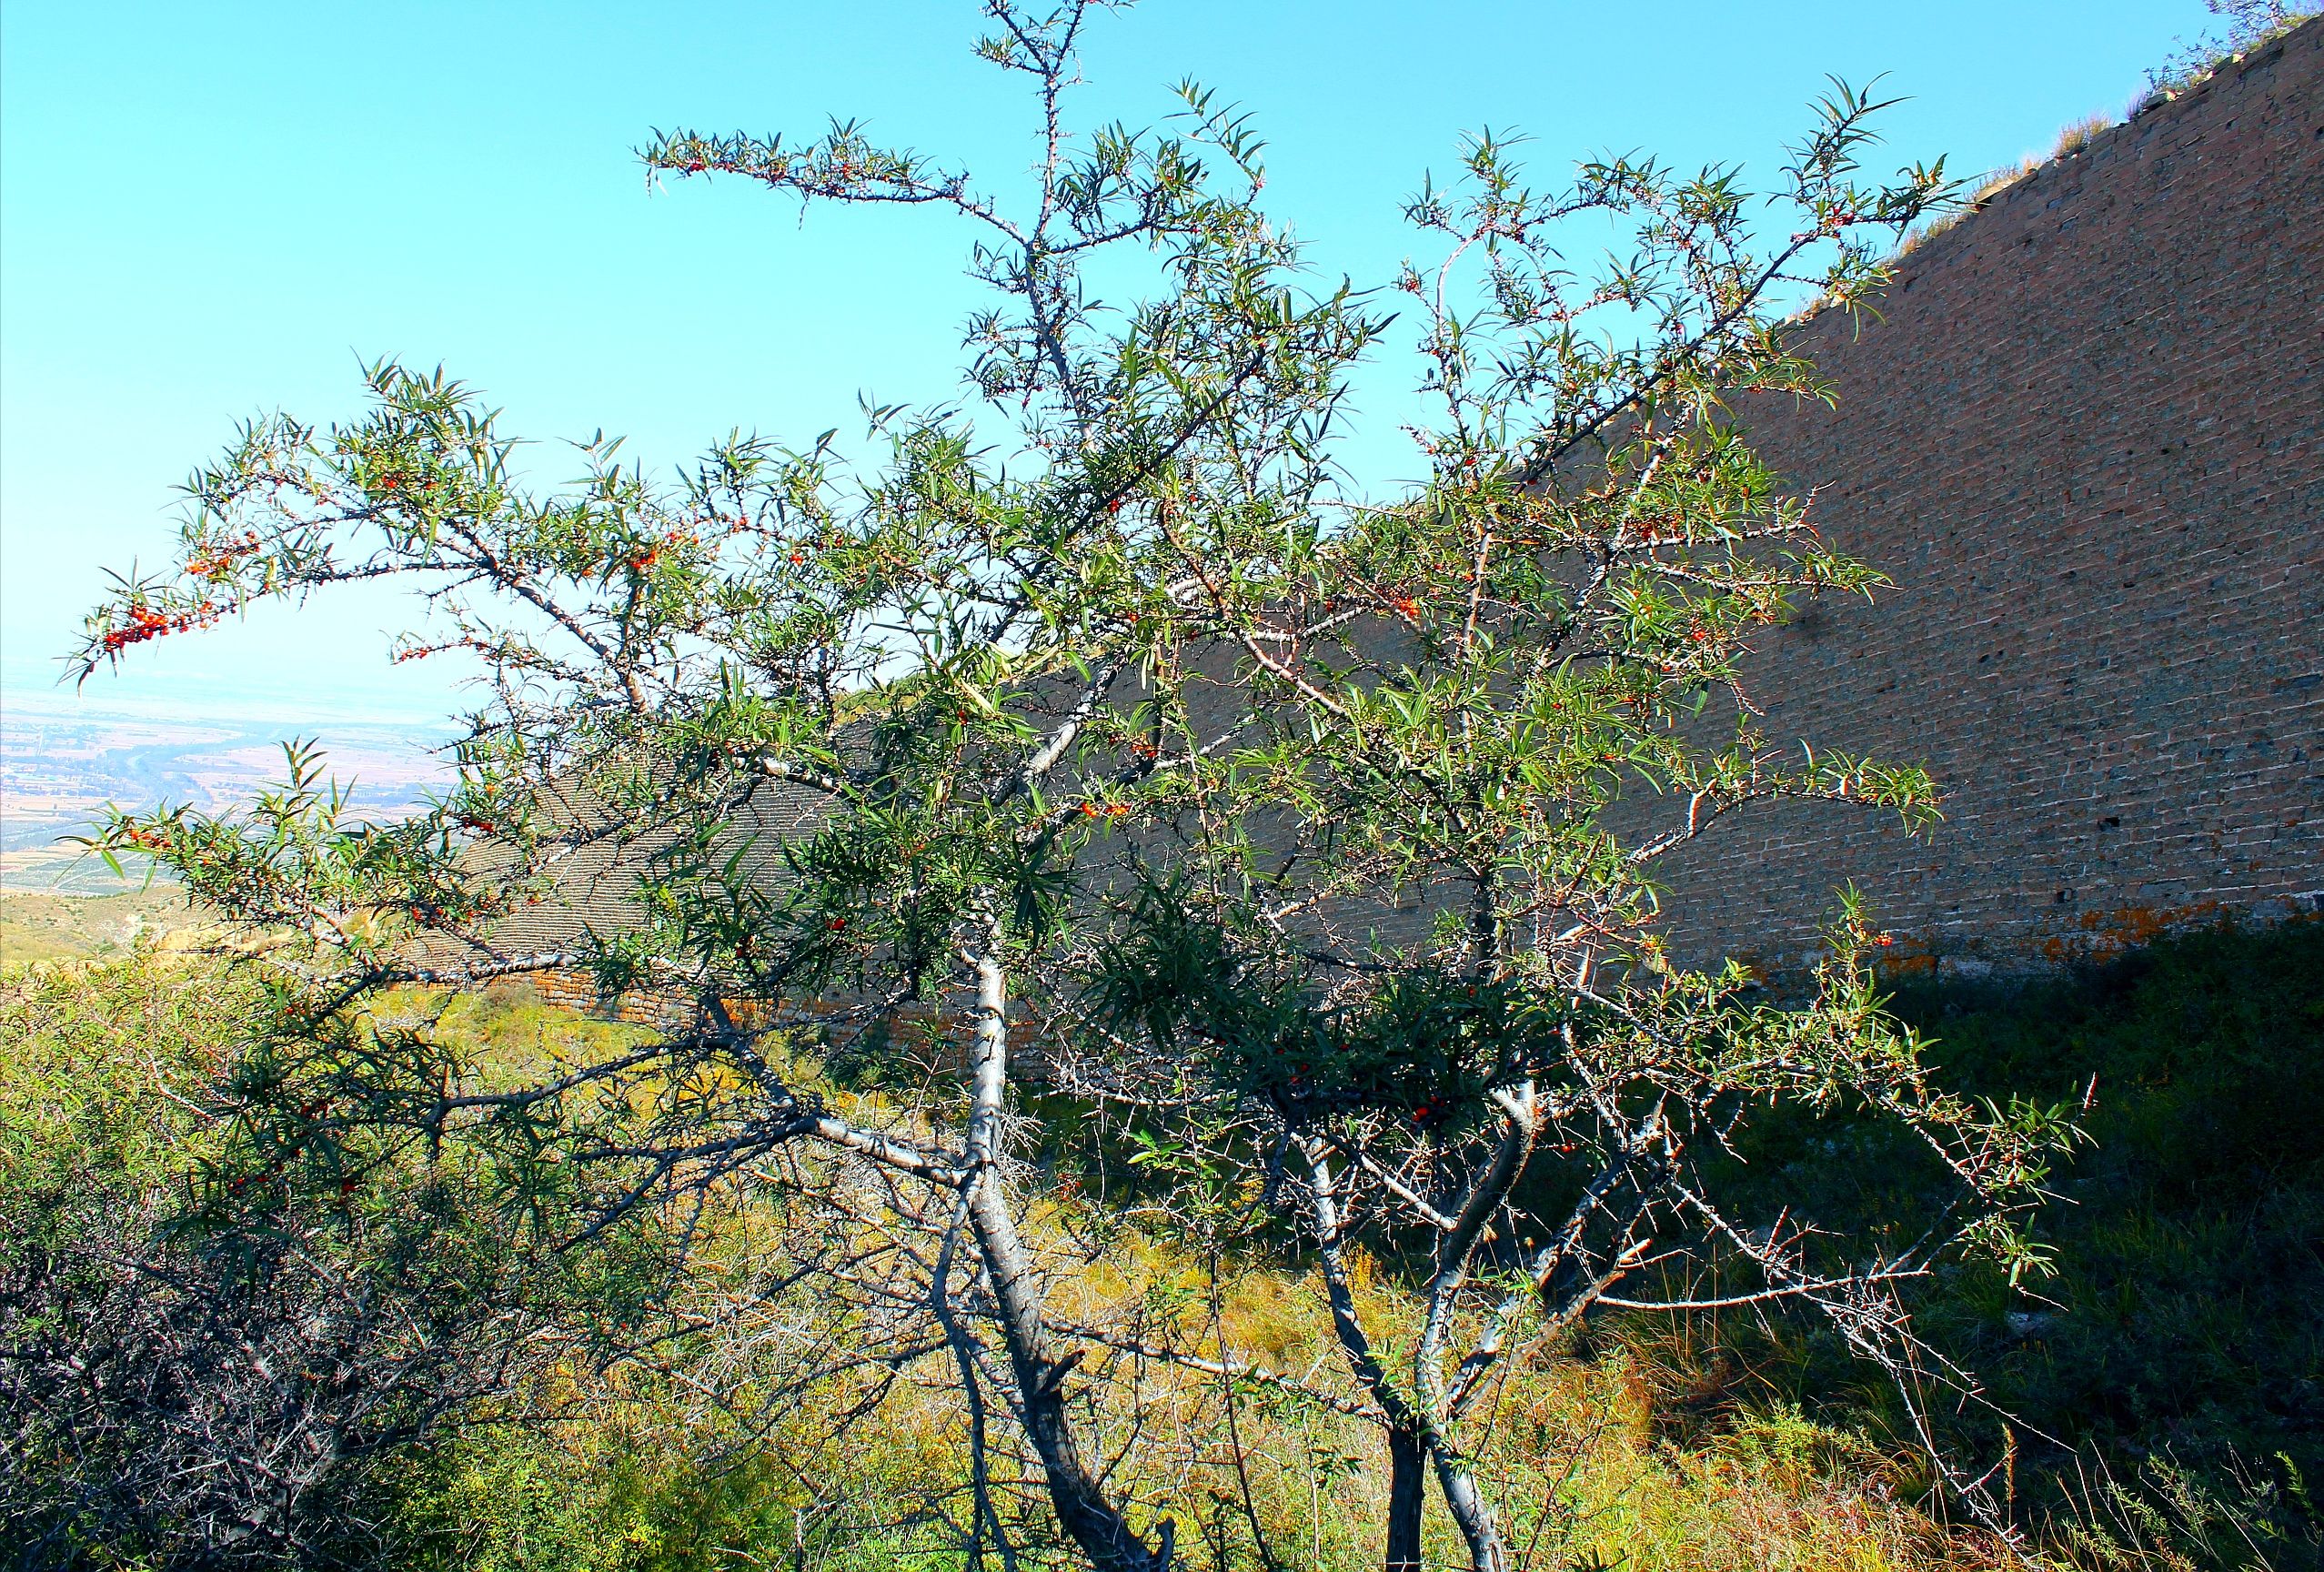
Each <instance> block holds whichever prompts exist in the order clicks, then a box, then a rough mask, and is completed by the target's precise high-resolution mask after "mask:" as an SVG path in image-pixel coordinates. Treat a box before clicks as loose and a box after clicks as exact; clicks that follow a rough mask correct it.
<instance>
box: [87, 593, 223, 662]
mask: <svg viewBox="0 0 2324 1572" xmlns="http://www.w3.org/2000/svg"><path fill="white" fill-rule="evenodd" d="M216 620H218V609H217V607H216V605H214V604H213V603H212V602H210V601H207V600H205V601H203V602H202V603H201V604H200V605H199V606H196V607H195V608H194V609H193V610H190V611H156V610H154V609H153V608H152V607H150V606H132V607H130V608H129V620H128V621H127V622H126V623H124V624H123V625H122V626H120V627H118V628H108V629H106V630H105V637H104V638H103V640H100V642H102V643H103V644H104V646H105V652H106V654H108V655H118V654H119V653H121V651H122V650H126V649H127V648H129V646H130V645H132V644H143V643H144V642H145V641H146V640H148V639H158V638H160V637H161V636H162V635H163V634H165V633H183V632H184V631H186V630H187V629H188V628H206V627H208V626H209V625H210V624H211V623H213V622H216Z"/></svg>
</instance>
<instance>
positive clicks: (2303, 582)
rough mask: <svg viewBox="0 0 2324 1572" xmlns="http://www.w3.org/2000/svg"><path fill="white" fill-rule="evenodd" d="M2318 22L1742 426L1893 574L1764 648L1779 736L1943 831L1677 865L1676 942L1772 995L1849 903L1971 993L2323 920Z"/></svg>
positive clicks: (2116, 156) (2118, 150)
mask: <svg viewBox="0 0 2324 1572" xmlns="http://www.w3.org/2000/svg"><path fill="white" fill-rule="evenodd" d="M2319 80H2324V21H2320V22H2311V23H2309V25H2306V26H2304V27H2302V28H2300V29H2299V30H2298V31H2297V32H2295V33H2293V34H2292V35H2289V37H2287V38H2285V39H2283V40H2280V41H2279V42H2278V43H2276V44H2274V45H2269V46H2268V47H2266V48H2264V49H2260V50H2258V51H2255V52H2254V53H2252V54H2251V55H2248V56H2246V57H2245V58H2243V59H2242V60H2240V61H2237V62H2231V63H2229V64H2228V65H2225V66H2223V67H2222V68H2221V69H2220V70H2218V72H2216V73H2215V74H2214V75H2213V76H2211V77H2209V78H2208V80H2207V81H2206V82H2204V83H2202V84H2200V85H2198V86H2196V87H2194V88H2192V89H2190V90H2189V91H2188V92H2187V93H2186V94H2184V95H2182V96H2179V97H2178V98H2176V99H2174V100H2171V101H2169V102H2168V103H2165V104H2161V105H2158V106H2155V107H2152V108H2149V109H2148V110H2146V111H2145V112H2143V113H2141V114H2140V115H2138V116H2136V117H2135V118H2134V119H2132V120H2131V121H2130V122H2129V123H2128V124H2126V125H2122V126H2115V127H2113V128H2112V129H2110V130H2108V131H2106V132H2104V133H2102V134H2101V135H2099V136H2098V137H2096V138H2095V139H2094V140H2092V141H2091V142H2090V143H2089V145H2088V146H2086V147H2084V148H2082V149H2081V150H2079V151H2078V152H2076V153H2073V154H2071V155H2069V156H2064V157H2061V158H2058V159H2057V160H2055V161H2053V162H2051V163H2049V164H2047V165H2045V166H2042V167H2041V168H2039V169H2038V170H2037V171H2035V172H2034V173H2033V174H2031V175H2030V176H2026V177H2024V178H2022V179H2020V180H2019V181H2017V183H2016V184H2014V185H2012V186H2009V187H2007V189H2005V190H2003V191H2001V192H1999V193H1997V195H1996V196H1994V197H1993V198H1992V199H1990V200H1989V201H1988V202H1987V203H1986V204H1985V205H1984V207H1982V209H1981V210H1980V211H1978V212H1977V213H1975V214H1974V215H1972V216H1970V217H1967V218H1965V219H1964V220H1963V221H1961V222H1960V223H1958V224H1957V225H1956V226H1954V227H1952V228H1950V229H1948V230H1946V231H1945V232H1943V233H1941V234H1938V235H1937V236H1935V237H1932V238H1930V239H1928V240H1927V241H1926V242H1925V243H1924V244H1923V245H1921V246H1920V247H1917V249H1915V250H1913V251H1912V252H1910V253H1909V254H1908V255H1907V256H1906V257H1905V258H1904V260H1903V262H1902V264H1901V265H1900V268H1899V273H1898V277H1897V278H1896V281H1895V282H1894V283H1893V284H1892V285H1891V286H1890V287H1889V289H1888V291H1887V293H1886V297H1884V298H1883V299H1882V300H1881V301H1880V303H1879V309H1880V313H1881V315H1882V317H1883V318H1885V319H1884V320H1880V321H1877V322H1874V321H1869V320H1867V321H1866V323H1865V325H1864V326H1863V328H1862V330H1861V333H1860V334H1857V333H1856V332H1855V331H1853V330H1852V328H1851V325H1850V324H1849V323H1848V322H1847V321H1846V319H1845V317H1842V316H1840V315H1839V314H1837V313H1827V314H1826V315H1825V316H1822V317H1816V318H1814V319H1812V320H1810V321H1809V322H1808V323H1806V325H1805V327H1804V328H1803V329H1802V337H1803V339H1804V341H1805V345H1806V352H1807V353H1808V354H1809V356H1810V358H1813V359H1814V360H1816V362H1817V364H1818V365H1819V366H1820V367H1821V368H1823V369H1824V370H1825V371H1826V374H1827V375H1829V376H1830V377H1831V378H1834V379H1835V380H1836V383H1837V385H1838V389H1839V394H1840V399H1841V402H1840V407H1839V408H1838V409H1837V410H1836V411H1833V410H1829V409H1826V408H1822V407H1820V406H1807V407H1801V408H1791V407H1789V406H1788V405H1786V406H1785V407H1782V408H1756V409H1748V410H1746V411H1745V412H1744V418H1745V422H1746V425H1747V426H1748V427H1749V428H1750V431H1751V435H1752V438H1753V439H1754V441H1755V443H1756V446H1757V447H1758V448H1759V449H1760V451H1761V452H1762V454H1763V455H1764V456H1765V457H1766V459H1768V460H1769V462H1770V463H1772V464H1773V465H1774V466H1775V467H1776V469H1778V470H1779V471H1780V472H1782V473H1783V474H1784V475H1785V476H1786V478H1787V479H1788V480H1789V481H1790V482H1791V483H1792V484H1794V485H1795V486H1796V487H1799V488H1801V489H1806V488H1809V487H1814V488H1816V502H1815V509H1814V514H1813V517H1814V518H1815V519H1816V522H1817V525H1818V527H1819V529H1821V530H1822V531H1823V533H1824V535H1825V537H1826V539H1828V540H1830V541H1832V542H1833V543H1834V544H1835V545H1836V547H1837V548H1839V549H1842V550H1845V551H1847V552H1849V553H1851V554H1853V555H1856V556H1857V557H1860V558H1863V559H1866V560H1867V561H1869V562H1871V563H1872V564H1873V565H1874V566H1875V567H1876V568H1879V569H1882V570H1883V571H1885V572H1886V573H1887V574H1888V575H1890V576H1891V577H1892V578H1893V579H1896V588H1895V589H1891V590H1889V591H1887V592H1886V593H1885V594H1884V595H1882V596H1881V597H1880V599H1879V600H1878V601H1877V603H1876V604H1874V605H1866V604H1865V603H1863V602H1861V601H1855V602H1849V603H1845V604H1844V603H1840V602H1838V601H1836V600H1827V601H1826V602H1824V603H1823V604H1821V605H1820V606H1818V607H1816V609H1815V610H1813V611H1812V612H1811V613H1810V614H1809V615H1808V616H1806V617H1805V618H1804V619H1802V620H1801V621H1799V622H1798V623H1797V624H1796V625H1795V626H1793V627H1791V628H1788V629H1786V630H1782V631H1780V632H1779V633H1776V634H1775V635H1773V636H1772V637H1770V638H1767V639H1766V640H1762V641H1761V648H1760V649H1759V650H1757V651H1756V653H1755V655H1754V656H1753V658H1752V659H1751V660H1750V661H1749V662H1748V663H1747V665H1746V683H1747V687H1748V690H1749V691H1750V692H1751V693H1752V695H1753V696H1754V698H1755V699H1756V700H1757V701H1759V702H1760V703H1761V704H1763V705H1764V706H1765V708H1766V711H1767V717H1766V729H1767V731H1768V732H1769V733H1770V735H1771V736H1773V737H1775V738H1777V739H1789V738H1793V737H1804V738H1809V739H1813V740H1817V741H1819V742H1821V741H1829V742H1832V743H1836V744H1840V745H1844V746H1846V747H1847V748H1848V749H1850V750H1851V751H1868V752H1872V753H1874V754H1876V756H1880V757H1886V758H1889V759H1892V760H1897V761H1918V762H1922V763H1924V764H1925V765H1926V766H1927V768H1928V769H1929V771H1930V772H1931V773H1932V774H1934V775H1935V776H1936V777H1937V780H1938V781H1939V783H1940V785H1941V786H1942V787H1943V788H1944V790H1945V791H1946V800H1945V802H1944V811H1945V813H1946V820H1945V822H1944V823H1943V824H1942V825H1941V826H1940V827H1938V828H1937V830H1936V831H1934V832H1933V833H1930V834H1927V835H1926V836H1925V837H1923V838H1921V839H1919V840H1914V839H1911V838H1908V837H1907V836H1906V835H1905V834H1904V833H1903V831H1901V830H1900V829H1898V828H1896V825H1895V823H1894V821H1893V820H1887V821H1882V820H1879V819H1876V818H1874V817H1872V816H1870V815H1868V814H1866V813H1863V812H1860V811H1854V810H1848V809H1845V808H1835V807H1831V806H1825V805H1786V806H1784V807H1782V808H1779V809H1776V810H1772V811H1762V812H1760V813H1758V814H1756V816H1745V817H1740V818H1738V819H1736V820H1735V821H1731V822H1728V823H1725V824H1723V825H1721V826H1720V827H1719V828H1718V829H1717V830H1716V831H1714V832H1713V833H1712V834H1711V835H1709V836H1707V837H1705V841H1702V842H1698V843H1697V844H1696V845H1695V846H1693V847H1690V848H1688V849H1686V850H1685V852H1684V853H1682V854H1681V855H1679V856H1676V857H1675V858H1673V859H1672V860H1671V862H1669V863H1668V864H1666V865H1665V872H1664V878H1665V882H1666V883H1667V886H1668V892H1669V896H1668V901H1667V903H1666V909H1667V912H1668V913H1669V922H1668V925H1669V931H1670V936H1671V939H1672V942H1673V948H1674V951H1675V952H1677V953H1679V954H1681V955H1685V956H1688V957H1690V958H1694V959H1705V958H1708V957H1709V956H1711V955H1714V954H1717V953H1736V954H1743V955H1746V956H1750V957H1754V958H1756V959H1757V960H1759V961H1761V962H1764V963H1766V964H1768V965H1771V966H1775V967H1783V966H1786V965H1790V964H1796V962H1798V961H1799V960H1800V959H1801V958H1802V957H1803V956H1804V955H1805V954H1806V953H1807V952H1810V951H1811V950H1812V947H1813V945H1814V943H1815V935H1816V927H1817V924H1818V923H1819V922H1821V921H1823V920H1824V919H1825V918H1826V917H1827V916H1828V914H1829V912H1831V910H1832V905H1833V902H1832V897H1831V892H1832V891H1833V890H1834V889H1835V888H1836V886H1838V885H1840V884H1841V883H1843V882H1846V881H1847V880H1850V879H1853V880H1855V881H1856V883H1857V884H1858V885H1859V887H1860V888H1862V889H1863V890H1864V892H1866V895H1867V896H1868V897H1869V898H1870V900H1871V902H1872V904H1873V909H1874V912H1875V915H1876V917H1877V918H1878V919H1879V920H1880V921H1881V922H1884V923H1885V924H1886V926H1888V927H1890V928H1891V929H1892V930H1894V931H1895V932H1896V933H1897V935H1898V938H1899V940H1900V948H1899V952H1900V953H1903V954H1906V955H1907V956H1910V957H1913V958H1915V959H1916V960H1917V962H1918V963H1919V964H1923V965H1937V966H1939V967H1940V968H1942V969H1947V970H1953V969H1959V970H1962V971H1966V972H1976V971H1978V970H1982V969H1984V968H1987V967H1990V966H2001V967H2007V968H2019V967H2025V966H2028V965H2032V964H2037V963H2040V962H2056V961H2059V960H2065V959H2069V958H2073V957H2075V956H2078V955H2083V954H2088V953H2091V952H2104V951H2105V950H2107V949H2108V948H2110V947H2113V946H2116V945H2118V944H2121V943H2124V942H2136V941H2138V940H2141V939H2145V938H2148V937H2151V936H2152V935H2153V934H2154V933H2155V932H2158V931H2160V930H2161V929H2163V928H2166V927H2168V926H2169V925H2171V924H2173V923H2175V922H2184V921H2189V920H2196V919H2200V918H2204V917H2207V916H2211V915H2215V914H2220V913H2224V912H2256V913H2259V914H2263V915H2264V914H2275V913H2281V912H2289V911H2297V910H2300V909H2303V908H2305V909H2309V910H2313V909H2314V907H2315V906H2316V904H2317V902H2318V900H2319V894H2318V892H2319V891H2324V96H2319Z"/></svg>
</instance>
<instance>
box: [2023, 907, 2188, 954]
mask: <svg viewBox="0 0 2324 1572" xmlns="http://www.w3.org/2000/svg"><path fill="white" fill-rule="evenodd" d="M2227 914H2228V912H2227V908H2226V907H2225V906H2223V905H2221V904H2220V903H2219V902H2217V901H2196V902H2189V903H2188V904H2186V905H2184V906H2116V907H2112V908H2109V909H2108V910H2105V911H2098V912H2083V913H2082V915H2081V917H2080V918H2079V919H2078V922H2077V924H2076V925H2077V927H2078V929H2079V932H2072V933H2059V934H2053V935H2051V936H2050V937H2049V938H2047V939H2045V940H2043V941H2042V945H2041V952H2042V958H2043V959H2044V960H2047V961H2053V962H2058V963H2059V964H2061V965H2062V964H2065V963H2066V962H2073V961H2103V960H2108V959H2111V958H2112V957H2114V956H2116V955H2119V954H2120V953H2122V952H2124V951H2126V950H2136V949H2138V948H2139V947H2140V946H2141V945H2146V944H2151V943H2153V942H2155V941H2156V940H2158V939H2160V938H2162V937H2163V936H2164V935H2165V934H2167V933H2174V932H2178V931H2180V930H2182V929H2187V928H2201V927H2207V926H2209V925H2211V924H2213V923H2216V922H2220V921H2222V920H2224V919H2225V917H2226V916H2227Z"/></svg>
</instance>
